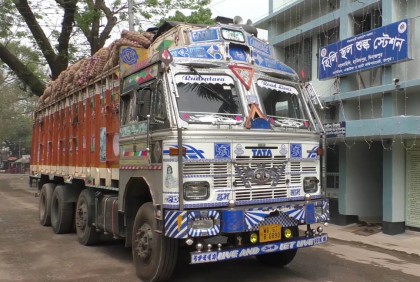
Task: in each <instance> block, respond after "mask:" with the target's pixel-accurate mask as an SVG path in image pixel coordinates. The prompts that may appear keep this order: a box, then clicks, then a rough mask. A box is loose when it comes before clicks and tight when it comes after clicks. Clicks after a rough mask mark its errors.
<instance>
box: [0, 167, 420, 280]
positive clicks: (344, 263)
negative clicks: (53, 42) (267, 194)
mask: <svg viewBox="0 0 420 282" xmlns="http://www.w3.org/2000/svg"><path fill="white" fill-rule="evenodd" d="M27 183H28V181H27V177H26V176H18V175H6V174H0V281H1V282H3V281H25V282H26V281H31V282H44V281H86V282H88V281H89V282H96V281H97V282H103V281H104V282H106V281H110V282H111V281H112V282H114V281H115V282H117V281H124V282H130V281H136V282H138V281H139V280H138V279H137V278H136V275H135V272H134V267H133V266H132V262H131V251H130V250H129V249H126V248H124V246H123V244H122V242H119V241H113V242H108V243H103V244H101V245H99V246H93V247H86V246H82V245H80V244H79V243H78V242H77V238H76V236H75V235H74V234H67V235H56V234H54V233H53V232H52V230H51V228H49V227H42V226H41V225H39V223H38V199H37V198H34V197H33V193H34V192H36V189H35V188H29V187H27ZM173 281H175V282H181V281H191V282H193V281H197V282H198V281H200V282H211V281H220V282H221V281H232V282H234V281H241V282H251V281H252V282H254V281H256V282H259V281H261V282H262V281H264V282H266V281H297V282H300V281H320V282H321V281H322V282H326V281H338V282H346V281H349V282H350V281H351V282H354V281H362V282H363V281H385V282H386V281H400V282H402V281H420V258H419V257H416V256H409V255H405V254H401V253H396V252H386V251H384V250H382V249H375V248H372V247H366V246H362V245H359V246H355V245H348V244H345V243H343V242H340V241H331V242H329V243H327V244H326V245H323V246H320V247H315V248H309V249H303V250H300V251H299V252H298V254H297V256H296V258H295V260H294V261H293V262H292V263H291V264H290V265H289V266H288V267H286V268H283V269H276V268H270V267H266V266H264V265H261V264H259V263H258V262H257V261H256V260H255V259H254V258H246V259H242V260H238V261H232V262H229V263H226V262H225V263H213V264H203V265H187V264H186V263H180V264H179V266H178V268H177V270H176V272H175V274H174V277H173Z"/></svg>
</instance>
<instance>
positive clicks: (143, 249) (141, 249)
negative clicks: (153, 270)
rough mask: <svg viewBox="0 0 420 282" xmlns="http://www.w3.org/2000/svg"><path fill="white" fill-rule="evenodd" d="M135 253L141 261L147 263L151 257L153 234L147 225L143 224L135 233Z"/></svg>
mask: <svg viewBox="0 0 420 282" xmlns="http://www.w3.org/2000/svg"><path fill="white" fill-rule="evenodd" d="M135 242H136V246H135V249H136V252H137V255H138V256H139V257H140V258H141V259H142V260H143V261H147V260H149V259H150V257H151V255H152V242H153V232H152V228H151V227H150V226H149V225H148V224H143V225H142V226H141V227H140V228H139V229H138V230H137V232H136V240H135Z"/></svg>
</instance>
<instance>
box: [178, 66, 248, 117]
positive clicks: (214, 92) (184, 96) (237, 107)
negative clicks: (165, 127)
mask: <svg viewBox="0 0 420 282" xmlns="http://www.w3.org/2000/svg"><path fill="white" fill-rule="evenodd" d="M175 79H176V83H177V89H178V96H179V97H178V99H177V103H178V110H179V114H180V117H181V119H182V120H184V121H186V122H188V123H229V124H236V123H240V122H241V121H242V120H243V109H242V107H241V102H240V99H239V97H238V93H237V91H236V89H235V85H234V82H233V79H232V78H231V77H230V76H226V75H200V74H182V75H181V74H180V75H177V76H175Z"/></svg>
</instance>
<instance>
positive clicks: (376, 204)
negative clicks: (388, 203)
mask: <svg viewBox="0 0 420 282" xmlns="http://www.w3.org/2000/svg"><path fill="white" fill-rule="evenodd" d="M347 143H348V145H349V146H350V147H351V148H348V147H346V148H345V154H346V156H345V158H343V159H341V160H340V161H343V160H344V161H345V165H344V166H343V165H341V163H340V188H339V197H340V198H339V201H343V205H341V204H340V206H339V208H340V209H339V212H340V213H341V214H344V215H357V216H359V220H365V221H369V222H371V221H372V220H373V221H381V220H382V167H381V166H380V165H378V164H381V163H382V145H381V143H380V142H374V143H372V144H371V146H370V149H369V145H368V144H367V143H366V142H355V143H352V142H350V141H347ZM340 158H341V154H340ZM342 168H343V169H342ZM343 173H344V174H345V177H341V175H342V174H343ZM343 182H344V183H343Z"/></svg>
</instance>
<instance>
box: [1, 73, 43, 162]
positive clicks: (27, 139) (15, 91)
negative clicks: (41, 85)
mask: <svg viewBox="0 0 420 282" xmlns="http://www.w3.org/2000/svg"><path fill="white" fill-rule="evenodd" d="M36 100H37V98H34V97H30V96H29V94H28V92H25V91H24V90H22V87H21V85H20V84H19V83H18V82H14V83H12V84H9V83H6V81H5V80H4V78H3V77H1V76H0V144H3V146H5V147H9V148H10V149H11V151H12V154H13V155H14V156H18V154H19V151H20V153H21V154H22V153H25V154H29V152H30V145H31V134H32V112H33V109H34V107H35V103H36ZM0 147H1V146H0ZM23 148H24V150H23Z"/></svg>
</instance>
